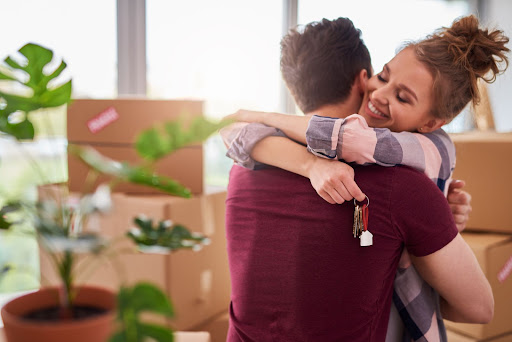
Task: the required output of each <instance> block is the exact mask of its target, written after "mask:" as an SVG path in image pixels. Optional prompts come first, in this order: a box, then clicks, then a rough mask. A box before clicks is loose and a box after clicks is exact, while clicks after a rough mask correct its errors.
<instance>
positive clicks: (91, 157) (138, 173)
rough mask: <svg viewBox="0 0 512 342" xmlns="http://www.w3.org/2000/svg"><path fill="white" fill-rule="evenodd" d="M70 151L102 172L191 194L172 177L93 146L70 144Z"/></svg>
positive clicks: (167, 191)
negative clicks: (101, 151) (121, 160)
mask: <svg viewBox="0 0 512 342" xmlns="http://www.w3.org/2000/svg"><path fill="white" fill-rule="evenodd" d="M68 151H69V152H70V153H72V154H74V155H76V156H77V157H79V158H80V159H81V160H82V161H83V162H84V163H85V164H87V165H88V166H89V167H91V168H92V169H94V170H96V171H98V172H100V173H102V174H106V175H110V176H112V177H114V178H116V179H118V180H120V181H124V182H131V183H134V184H140V185H145V186H148V187H151V188H155V189H158V190H161V191H163V192H166V193H169V194H171V195H175V196H180V197H186V198H188V197H190V196H191V194H190V190H188V189H187V188H185V187H184V186H183V185H181V184H180V183H178V182H176V181H175V180H173V179H171V178H168V177H164V176H159V175H157V174H155V173H152V172H149V171H147V170H146V169H145V168H142V167H136V166H131V165H129V164H127V163H121V162H119V161H117V160H113V159H110V158H108V157H105V156H104V155H102V154H101V153H99V152H98V151H97V150H95V149H94V148H92V147H81V146H78V145H73V144H70V145H68Z"/></svg>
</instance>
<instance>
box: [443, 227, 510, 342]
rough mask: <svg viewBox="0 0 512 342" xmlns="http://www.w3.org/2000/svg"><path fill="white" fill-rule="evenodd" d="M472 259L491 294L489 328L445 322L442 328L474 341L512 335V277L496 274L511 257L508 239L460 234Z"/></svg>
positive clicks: (491, 235) (499, 235)
mask: <svg viewBox="0 0 512 342" xmlns="http://www.w3.org/2000/svg"><path fill="white" fill-rule="evenodd" d="M462 237H463V238H464V240H465V241H466V242H467V243H468V245H469V246H470V247H471V249H472V250H473V252H474V253H475V255H476V258H477V260H478V263H479V264H480V267H481V268H482V270H483V272H484V274H485V275H486V277H487V279H488V280H489V283H490V284H491V287H492V291H493V294H494V303H495V304H494V318H493V320H492V321H491V322H490V323H489V324H464V323H454V322H450V321H447V320H445V324H446V327H447V328H449V329H451V330H453V331H456V332H458V333H461V334H463V335H467V336H469V337H472V338H475V339H476V340H477V341H480V340H483V339H488V338H494V337H498V336H501V335H504V334H507V333H511V334H512V320H511V317H512V276H510V275H509V276H507V277H505V278H504V279H503V278H500V279H499V277H500V274H502V271H503V270H504V268H505V267H506V265H507V262H509V260H510V258H511V257H512V235H506V234H485V233H482V234H478V233H463V234H462ZM468 300H471V299H468Z"/></svg>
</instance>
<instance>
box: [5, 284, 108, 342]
mask: <svg viewBox="0 0 512 342" xmlns="http://www.w3.org/2000/svg"><path fill="white" fill-rule="evenodd" d="M75 303H76V304H77V305H88V306H94V307H98V308H103V309H107V310H108V311H107V312H106V313H105V314H102V315H99V316H95V317H92V318H87V319H82V320H78V321H66V322H34V321H28V320H25V319H23V318H22V316H23V315H24V314H26V313H28V312H31V311H34V310H37V309H40V308H45V307H52V306H56V305H57V304H58V290H57V288H56V287H51V288H44V289H41V290H40V291H37V292H33V293H30V294H27V295H24V296H21V297H18V298H16V299H14V300H12V301H10V302H9V303H7V304H6V305H5V306H4V307H3V308H2V319H3V321H4V331H5V336H6V338H7V342H30V341H37V342H70V341H73V342H105V341H107V340H108V338H109V337H110V335H111V333H112V331H113V327H114V318H115V310H114V309H115V306H116V295H115V294H114V293H113V292H111V291H108V290H106V289H104V288H97V287H89V286H83V287H80V288H79V291H78V294H77V297H76V299H75Z"/></svg>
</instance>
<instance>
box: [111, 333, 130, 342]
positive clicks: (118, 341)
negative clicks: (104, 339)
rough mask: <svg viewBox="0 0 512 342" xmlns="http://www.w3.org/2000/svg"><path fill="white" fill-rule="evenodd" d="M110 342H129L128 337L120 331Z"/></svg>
mask: <svg viewBox="0 0 512 342" xmlns="http://www.w3.org/2000/svg"><path fill="white" fill-rule="evenodd" d="M108 341H109V342H127V340H126V335H125V334H124V332H122V331H120V332H117V333H115V334H114V335H112V336H111V337H110V338H109V340H108Z"/></svg>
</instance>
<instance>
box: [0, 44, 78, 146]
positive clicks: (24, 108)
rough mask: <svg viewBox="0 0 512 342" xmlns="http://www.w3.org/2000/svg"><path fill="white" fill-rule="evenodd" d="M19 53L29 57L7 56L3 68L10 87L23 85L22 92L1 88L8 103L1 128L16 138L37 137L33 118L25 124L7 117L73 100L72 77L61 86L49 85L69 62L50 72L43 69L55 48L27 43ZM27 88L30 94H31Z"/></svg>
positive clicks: (1, 72) (0, 75)
mask: <svg viewBox="0 0 512 342" xmlns="http://www.w3.org/2000/svg"><path fill="white" fill-rule="evenodd" d="M19 53H20V54H21V55H22V56H24V57H25V60H23V61H21V62H18V61H16V60H15V59H13V58H11V57H7V58H6V59H5V60H4V66H3V68H1V69H0V79H2V80H6V84H7V85H8V87H7V88H8V89H23V92H22V93H20V92H18V93H10V92H9V93H6V92H4V91H2V90H0V98H2V99H3V101H4V102H5V107H4V108H3V109H2V111H0V117H1V120H0V131H2V132H4V133H7V134H9V135H11V136H13V137H15V138H16V139H19V140H21V139H33V137H34V134H33V132H32V131H33V125H32V123H31V122H30V120H29V119H27V122H24V123H23V124H22V125H17V126H16V127H12V126H10V125H8V124H7V122H6V119H7V118H8V116H9V115H11V114H12V113H14V112H17V111H21V112H25V115H26V116H27V117H28V115H27V114H28V112H31V111H34V110H38V109H41V108H51V107H58V106H62V105H64V104H66V103H69V102H70V101H71V90H72V86H71V81H68V82H66V83H65V84H62V85H60V86H55V87H50V88H49V87H48V84H49V82H50V81H53V80H55V79H56V78H57V77H59V76H60V75H61V74H62V72H63V71H64V70H65V69H66V66H67V65H66V63H65V62H64V61H62V62H61V63H60V65H59V66H58V67H57V68H56V69H55V70H54V71H53V72H51V73H50V74H49V75H47V74H46V73H45V72H44V71H43V70H44V68H45V67H46V66H47V65H48V64H49V63H50V62H51V61H52V59H53V52H52V51H51V50H49V49H47V48H45V47H42V46H40V45H37V44H32V43H30V44H26V45H25V46H23V47H22V48H21V49H20V50H19ZM20 72H21V73H23V74H26V75H27V76H28V80H25V79H23V78H22V77H20V78H19V79H18V76H17V75H19V74H20ZM27 92H30V94H28V95H27Z"/></svg>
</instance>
